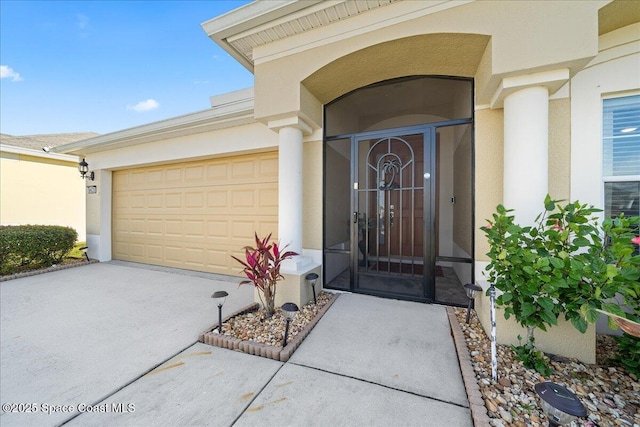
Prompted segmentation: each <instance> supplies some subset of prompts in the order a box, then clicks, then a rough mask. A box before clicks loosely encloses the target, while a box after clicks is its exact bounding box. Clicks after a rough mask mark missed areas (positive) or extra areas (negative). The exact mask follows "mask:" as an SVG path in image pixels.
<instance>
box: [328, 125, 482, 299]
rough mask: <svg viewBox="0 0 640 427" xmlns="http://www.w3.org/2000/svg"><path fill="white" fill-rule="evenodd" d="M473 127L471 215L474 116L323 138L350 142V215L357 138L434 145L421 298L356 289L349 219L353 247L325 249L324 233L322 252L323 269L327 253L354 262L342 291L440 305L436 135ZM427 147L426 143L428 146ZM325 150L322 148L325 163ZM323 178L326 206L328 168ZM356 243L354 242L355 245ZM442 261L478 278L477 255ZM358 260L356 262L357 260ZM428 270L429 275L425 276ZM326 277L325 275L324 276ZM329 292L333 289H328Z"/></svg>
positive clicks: (472, 186) (473, 220)
mask: <svg viewBox="0 0 640 427" xmlns="http://www.w3.org/2000/svg"><path fill="white" fill-rule="evenodd" d="M465 124H468V125H471V127H472V137H471V138H472V144H471V150H472V152H471V156H472V166H471V167H472V171H471V180H472V182H471V188H472V190H471V198H472V200H471V204H472V212H475V182H474V181H475V179H474V175H475V173H474V170H475V162H474V157H475V126H474V117H473V116H472V117H470V118H464V119H454V120H444V121H441V122H433V123H428V124H421V125H413V126H405V127H397V128H388V129H381V130H375V131H365V132H356V133H349V134H341V135H334V136H331V137H326V136H325V137H324V138H323V145H324V144H326V143H327V142H330V141H338V140H349V141H350V144H351V147H350V153H351V157H352V158H351V171H350V179H351V183H350V188H351V200H352V202H351V203H352V204H351V212H352V213H353V212H355V211H357V209H356V210H354V209H353V208H354V207H355V205H354V201H353V200H354V198H355V194H354V193H355V192H354V190H353V184H354V182H355V171H354V162H355V160H354V156H355V152H354V151H355V150H356V148H355V144H356V139H364V138H366V137H371V138H373V137H381V138H384V137H385V136H401V135H410V134H418V133H424V134H425V135H429V141H431V145H432V150H433V155H432V156H431V158H430V162H431V171H432V172H431V179H430V180H429V181H430V185H431V186H432V189H431V191H430V200H429V215H428V217H429V221H428V222H427V221H426V220H425V224H424V230H425V231H424V232H425V235H426V234H427V230H429V231H430V233H429V236H430V237H429V238H428V239H427V238H426V237H427V236H425V238H424V245H425V247H424V252H423V254H428V257H429V259H426V257H424V256H423V263H424V269H425V274H424V277H423V296H422V297H421V298H416V297H414V296H410V295H407V294H390V293H387V292H375V291H367V292H362V291H359V290H358V289H357V288H356V286H355V277H354V274H355V273H354V266H356V267H357V258H358V256H357V252H355V251H354V245H355V246H356V251H357V241H355V240H356V239H357V236H356V237H354V234H353V233H354V228H355V229H356V230H355V233H356V234H357V227H353V223H352V222H353V221H352V218H349V219H350V223H351V225H350V227H351V230H350V240H351V242H350V244H351V247H350V248H349V249H347V250H345V249H342V250H328V248H327V247H326V242H325V239H326V236H325V234H324V232H323V243H322V248H323V249H322V252H323V269H324V268H325V265H326V261H325V260H326V254H327V253H341V254H347V253H348V254H350V257H351V260H350V278H349V282H350V283H349V288H348V289H343V290H346V291H349V292H354V293H366V294H368V295H374V296H380V297H387V298H389V297H392V298H395V299H402V300H409V301H417V302H426V303H437V302H439V301H438V300H437V299H436V297H437V295H436V282H435V280H436V277H435V265H436V261H437V259H436V247H435V244H436V241H435V239H434V238H432V237H431V236H433V233H434V232H435V227H436V215H437V212H436V211H435V208H436V188H437V182H436V181H437V176H438V173H437V171H438V164H437V161H436V133H437V130H438V128H442V127H449V126H458V125H465ZM423 144H425V141H423ZM425 145H426V144H425ZM426 148H427V147H425V150H424V155H425V156H426V153H427V149H426ZM324 153H325V151H324V148H323V164H325V160H326V159H325V154H324ZM323 175H325V178H323V196H322V197H323V206H324V204H325V203H326V202H325V201H326V194H327V189H326V187H325V185H324V183H325V180H326V168H325V169H324V170H323ZM324 215H325V214H324V207H323V224H324V221H325V218H324ZM424 215H425V218H426V217H427V212H426V210H425V214H424ZM470 220H471V230H472V232H471V240H472V242H475V231H474V226H475V225H474V224H475V219H474V216H473V214H472V216H471V219H470ZM354 241H355V243H354ZM427 242H428V243H427ZM427 244H428V245H429V247H428V248H427V247H426V245H427ZM474 249H475V244H473V243H472V252H475V251H474ZM438 258H439V259H441V260H442V261H455V262H470V263H471V264H472V269H471V275H472V281H473V280H475V279H474V276H475V274H474V273H475V272H474V268H473V264H474V262H473V260H474V259H475V254H474V253H472V254H471V260H462V259H459V258H453V257H438ZM354 259H355V261H354ZM426 271H428V272H429V274H428V275H427V274H426ZM323 277H325V276H324V274H323ZM324 286H326V283H325V284H324ZM329 289H330V288H329Z"/></svg>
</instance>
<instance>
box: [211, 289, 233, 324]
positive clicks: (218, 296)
mask: <svg viewBox="0 0 640 427" xmlns="http://www.w3.org/2000/svg"><path fill="white" fill-rule="evenodd" d="M228 295H229V294H228V293H227V292H226V291H215V292H214V293H213V295H211V298H213V300H214V301H215V302H216V304H218V333H219V334H221V333H222V306H223V305H224V302H225V300H226V299H227V296H228Z"/></svg>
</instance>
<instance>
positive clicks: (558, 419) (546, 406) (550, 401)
mask: <svg viewBox="0 0 640 427" xmlns="http://www.w3.org/2000/svg"><path fill="white" fill-rule="evenodd" d="M534 389H535V390H536V393H538V396H540V401H541V402H542V410H543V411H544V413H545V414H547V418H549V425H550V426H561V425H564V424H569V423H570V422H571V421H573V420H575V419H576V418H577V417H580V418H583V417H586V416H587V410H586V409H585V408H584V405H582V403H581V402H580V400H579V399H578V398H577V397H576V395H575V394H573V393H572V392H570V391H569V390H567V389H566V388H564V387H562V386H561V385H559V384H556V383H552V382H544V383H538V384H536V385H535V386H534Z"/></svg>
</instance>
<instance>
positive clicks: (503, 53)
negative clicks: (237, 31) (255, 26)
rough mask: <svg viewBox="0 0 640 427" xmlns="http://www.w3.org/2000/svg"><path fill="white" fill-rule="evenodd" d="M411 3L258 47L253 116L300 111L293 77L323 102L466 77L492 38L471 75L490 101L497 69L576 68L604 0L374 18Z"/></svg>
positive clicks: (501, 72) (591, 44)
mask: <svg viewBox="0 0 640 427" xmlns="http://www.w3.org/2000/svg"><path fill="white" fill-rule="evenodd" d="M419 3H420V2H400V3H398V4H393V5H389V6H386V7H384V8H379V9H377V10H376V11H372V12H369V13H367V14H364V15H361V16H360V17H359V19H358V20H357V23H356V22H354V20H346V21H345V22H344V23H335V24H333V25H331V26H329V27H324V28H321V29H318V30H317V31H312V32H307V33H303V34H300V35H297V36H293V37H289V38H287V39H284V40H281V41H278V42H274V43H270V44H268V45H265V46H262V47H258V48H256V49H255V50H254V59H255V62H256V64H255V75H256V79H255V83H256V88H255V96H256V105H255V113H256V117H257V118H258V119H263V118H268V117H277V116H278V115H282V114H288V113H291V112H295V111H298V110H299V108H300V98H301V96H302V95H301V93H300V87H301V86H300V84H299V83H300V82H303V84H304V87H306V88H307V89H308V90H309V91H310V92H311V94H313V96H315V97H316V98H317V99H318V100H319V101H320V102H323V103H325V102H328V101H330V100H332V99H335V98H336V97H337V96H339V95H342V94H343V93H346V92H348V91H350V90H353V89H356V88H358V87H361V86H363V85H366V84H370V83H374V82H378V81H381V80H385V79H389V78H394V77H400V76H405V75H411V74H444V75H457V76H474V75H475V73H476V71H477V69H478V64H479V63H480V60H481V58H482V56H483V54H484V53H485V48H486V46H487V43H488V42H489V39H491V60H490V61H489V62H490V63H489V64H487V65H488V66H489V68H490V69H491V73H490V74H489V73H486V72H485V73H483V74H482V75H481V76H479V77H480V79H479V80H478V81H477V85H478V91H477V92H478V95H479V96H480V99H479V100H478V103H488V102H489V101H490V97H491V96H492V95H493V90H488V91H487V90H486V87H488V86H490V87H492V88H497V85H498V84H499V81H500V79H501V77H503V76H508V75H512V74H514V73H516V74H519V73H523V72H525V71H526V72H533V71H543V70H550V69H557V68H559V67H568V68H571V69H576V68H577V67H580V66H582V65H584V64H585V63H586V62H587V61H588V60H589V59H590V58H592V57H593V56H594V55H596V53H597V35H598V28H597V10H598V8H599V7H600V6H602V5H604V4H606V1H593V2H564V1H547V2H534V1H522V2H472V3H468V4H463V5H460V6H457V7H453V8H450V9H448V10H444V11H439V12H438V13H431V11H429V10H428V8H420V9H422V10H411V12H412V14H411V15H409V14H407V15H405V16H412V17H413V16H415V19H406V18H403V19H398V20H397V21H398V23H396V24H395V25H389V24H387V25H386V26H382V25H380V22H382V19H383V18H387V19H388V17H389V16H393V15H394V14H396V13H397V14H400V13H402V12H407V13H408V12H409V9H411V8H413V9H417V8H419ZM405 9H407V10H405ZM383 14H384V15H383ZM367 24H370V25H369V26H367ZM356 25H357V27H354V26H356ZM540 28H544V29H545V31H540ZM514 35H517V36H514ZM417 51H418V52H420V55H416V54H415V52H417ZM485 79H486V80H485Z"/></svg>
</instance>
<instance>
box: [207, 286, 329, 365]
mask: <svg viewBox="0 0 640 427" xmlns="http://www.w3.org/2000/svg"><path fill="white" fill-rule="evenodd" d="M338 296H339V294H331V293H328V292H323V293H322V294H321V295H320V296H319V297H318V300H320V299H321V298H324V301H323V302H324V305H323V306H322V307H320V308H319V309H318V310H317V312H315V315H314V316H313V317H312V318H310V319H308V320H305V322H306V323H305V324H304V326H303V328H302V329H301V330H300V331H299V332H298V333H297V334H295V335H294V334H293V333H290V334H289V336H288V339H287V345H286V346H285V347H284V348H283V347H282V345H281V340H282V334H283V332H282V331H283V330H284V322H285V321H284V320H282V322H281V323H282V325H278V327H277V328H276V330H266V331H264V334H267V335H269V336H271V337H275V338H277V340H278V344H280V345H267V344H262V343H259V342H256V341H253V340H249V339H243V338H239V337H236V336H233V335H226V333H225V323H228V322H229V321H230V320H231V321H233V319H234V318H240V317H242V316H254V317H256V316H259V315H260V306H259V305H258V304H257V303H253V304H250V305H248V306H246V307H244V308H242V309H240V310H238V311H236V312H235V313H232V314H231V315H230V316H227V317H225V318H224V319H223V321H222V334H219V333H218V323H215V324H214V325H212V326H211V327H209V328H208V329H207V330H206V331H204V332H202V333H201V334H200V335H199V336H198V341H200V342H201V343H204V344H208V345H213V346H216V347H222V348H228V349H230V350H236V351H240V352H243V353H247V354H251V355H254V356H260V357H266V358H268V359H273V360H279V361H280V362H286V361H287V360H289V358H290V357H291V355H292V354H293V352H294V351H296V349H297V348H298V347H299V346H300V344H302V341H303V340H304V339H305V338H306V337H307V335H309V332H311V330H312V329H313V328H314V326H315V325H316V324H317V323H318V321H319V320H320V319H321V318H322V316H324V314H325V313H326V312H327V310H329V307H331V305H332V304H333V303H334V302H335V300H336V299H337V298H338ZM313 305H314V303H313V302H310V303H308V304H305V306H304V307H303V308H302V309H301V312H304V313H308V312H309V310H308V309H309V308H310V306H313ZM318 305H320V301H319V304H318ZM277 310H278V309H276V311H277ZM300 315H301V314H300V313H299V314H297V315H296V316H300ZM276 316H278V312H276V314H274V318H275V317H276ZM280 316H281V315H280ZM238 320H239V319H238ZM295 321H296V320H295V319H294V320H293V322H295ZM228 333H229V332H228Z"/></svg>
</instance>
